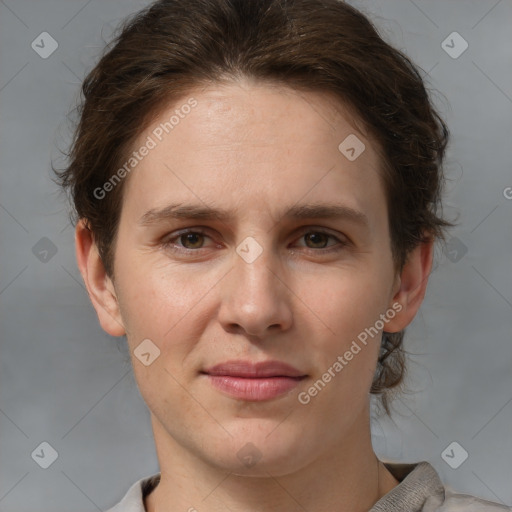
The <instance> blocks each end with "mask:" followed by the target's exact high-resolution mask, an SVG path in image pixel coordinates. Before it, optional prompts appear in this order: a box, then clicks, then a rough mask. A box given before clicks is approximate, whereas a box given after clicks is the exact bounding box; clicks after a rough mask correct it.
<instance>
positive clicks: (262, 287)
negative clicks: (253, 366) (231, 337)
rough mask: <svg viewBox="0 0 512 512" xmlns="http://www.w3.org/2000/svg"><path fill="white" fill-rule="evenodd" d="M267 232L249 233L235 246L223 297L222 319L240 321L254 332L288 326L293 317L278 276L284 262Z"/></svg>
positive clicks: (259, 333) (230, 323) (227, 322)
mask: <svg viewBox="0 0 512 512" xmlns="http://www.w3.org/2000/svg"><path fill="white" fill-rule="evenodd" d="M267 235H268V236H267ZM267 235H259V236H258V235H256V236H258V238H256V236H248V237H246V238H244V239H243V240H242V242H240V243H239V244H238V246H237V247H236V254H234V255H233V270H232V272H230V277H229V279H230V280H231V283H230V284H231V285H230V286H229V294H228V296H224V297H223V304H222V307H221V321H222V323H224V324H225V325H226V326H227V325H234V324H237V325H238V326H240V327H241V328H243V329H244V330H245V331H246V332H247V333H249V334H254V335H261V334H263V333H264V332H265V331H266V330H267V329H268V328H269V327H270V326H275V325H278V326H280V327H281V328H284V327H287V326H288V325H289V323H290V321H291V311H290V307H289V304H288V302H287V294H286V287H285V286H284V284H283V283H282V282H281V281H282V279H279V278H278V277H277V276H276V274H277V275H278V274H279V269H282V266H281V262H280V261H279V260H278V255H277V254H274V253H273V250H272V248H271V236H270V235H269V234H267Z"/></svg>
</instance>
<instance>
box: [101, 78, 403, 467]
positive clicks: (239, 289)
mask: <svg viewBox="0 0 512 512" xmlns="http://www.w3.org/2000/svg"><path fill="white" fill-rule="evenodd" d="M190 98H193V99H194V100H195V102H196V103H194V102H193V101H189V103H188V104H189V105H194V106H193V107H192V108H190V109H188V108H181V110H180V106H182V105H185V104H186V103H187V100H189V99H190ZM176 109H178V110H179V111H180V113H181V115H180V116H179V122H178V123H176V124H175V125H174V127H173V128H172V131H171V130H170V129H169V128H168V132H169V133H166V131H165V130H162V124H161V123H165V122H168V121H169V119H170V118H171V116H172V115H173V114H175V110H176ZM185 112H188V113H186V114H185ZM351 120H352V117H351V116H350V115H349V113H348V112H347V111H346V110H345V109H344V108H343V106H342V105H341V104H340V103H339V102H337V101H336V100H335V99H334V98H332V97H329V96H326V95H323V94H319V93H313V92H308V93H302V92H301V93H299V92H296V91H294V90H292V89H288V88H286V87H275V86H270V85H268V84H257V83H252V82H240V83H236V84H235V83H233V84H230V85H222V86H221V85H217V86H212V87H210V88H206V89H201V90H197V91H195V92H194V93H191V94H190V95H189V96H187V97H186V98H184V99H183V101H182V102H178V103H177V104H176V103H175V104H173V105H172V107H170V108H169V109H168V110H165V111H162V112H161V113H160V115H159V117H158V119H156V120H155V122H154V123H153V124H152V125H151V126H150V127H149V128H148V129H147V130H146V131H145V132H144V133H142V134H141V135H140V137H139V139H138V140H137V142H136V143H135V145H134V150H138V149H139V148H140V147H141V146H143V145H144V144H148V141H149V139H148V137H150V138H151V140H152V141H153V142H154V143H155V144H153V143H151V142H150V143H149V145H150V146H154V147H151V149H150V150H149V151H148V152H147V154H146V156H144V157H143V158H141V161H140V162H139V163H138V164H137V166H136V168H134V170H133V171H131V174H130V175H129V177H128V178H127V181H126V183H125V184H124V185H125V190H124V197H123V207H122V212H121V218H120V225H119V231H118V238H117V242H116V249H115V260H114V283H115V285H112V288H111V291H112V294H113V295H114V296H115V301H116V304H118V306H119V309H115V308H110V309H111V311H110V315H106V314H105V307H103V308H98V306H97V304H95V305H96V306H97V310H98V314H99V315H100V320H101V321H102V325H103V327H104V328H105V329H106V330H109V331H110V332H111V333H112V334H115V335H120V334H123V333H124V332H126V335H127V340H128V344H129V348H130V352H131V355H132V362H133V367H134V374H135V378H136V380H137V383H138V386H139V389H140V392H141V394H142V396H143V398H144V400H145V401H146V403H147V405H148V407H149V409H150V412H151V417H152V422H153V427H154V431H155V438H156V442H157V444H158V443H160V444H161V445H163V444H166V443H167V446H175V447H179V449H180V450H184V452H186V453H189V454H192V455H194V456H196V457H199V458H200V459H201V460H203V461H205V462H207V463H209V464H211V465H213V466H216V467H221V468H224V469H228V470H229V471H232V472H234V473H237V474H245V473H247V472H251V471H252V473H251V474H254V471H255V470H259V471H262V472H265V471H270V472H271V473H272V474H274V475H279V474H286V473H287V472H290V471H292V470H296V469H297V468H300V467H305V466H307V465H308V464H310V463H312V462H313V461H315V460H317V459H319V458H321V457H322V456H325V455H327V454H328V453H330V452H332V450H333V448H335V447H340V446H343V445H344V443H345V445H346V444H347V440H348V439H353V440H356V439H357V436H358V435H359V434H358V432H360V431H361V430H364V429H362V425H365V426H366V422H367V420H368V400H369V390H370V386H371V383H372V379H373V376H374V372H375V368H376V364H377V356H378V352H379V344H380V341H381V333H382V330H387V331H389V332H392V331H394V330H399V329H400V328H402V327H403V325H399V323H400V318H401V316H400V314H399V313H398V311H399V309H400V308H401V306H400V305H399V304H398V303H397V297H398V295H397V294H398V292H399V288H400V278H399V277H397V276H395V274H394V267H393V260H392V256H391V246H390V234H389V228H388V222H387V218H388V217H387V208H386V198H385V193H384V188H383V184H382V180H381V178H380V173H379V165H380V160H379V156H378V153H377V148H376V146H375V143H374V142H373V141H372V140H371V139H369V138H368V137H367V136H365V134H363V133H361V132H359V131H358V130H357V129H356V127H355V124H354V123H353V122H352V121H351ZM174 122H175V120H174ZM159 127H160V129H159ZM349 136H350V137H351V139H348V141H349V142H351V144H349V147H354V148H355V151H351V150H350V149H348V150H347V147H346V145H347V143H346V144H345V146H343V145H342V147H341V150H340V149H339V146H340V144H341V143H342V142H343V141H345V139H347V137H349ZM354 136H356V137H357V138H358V139H359V142H357V139H354ZM354 141H356V143H357V144H360V143H361V142H362V143H363V144H364V150H363V151H362V152H361V153H360V154H359V155H358V153H359V152H360V150H361V149H362V146H357V145H355V142H354ZM357 155H358V156H357ZM347 156H350V157H351V158H348V157H347ZM354 156H356V158H355V159H354ZM209 210H210V212H209V213H208V211H209ZM212 212H219V214H218V215H217V214H213V213H212ZM393 304H395V307H394V308H393ZM397 304H398V306H397ZM107 309H108V308H107ZM390 309H394V310H393V311H392V312H390ZM114 317H115V318H116V319H117V320H116V325H117V327H116V326H114V323H113V321H112V320H111V319H112V318H114ZM386 320H387V321H386ZM402 323H403V319H402ZM119 325H122V331H119ZM384 325H385V327H383V326H384ZM377 331H378V333H377V334H375V333H376V332H377ZM369 332H370V333H371V334H368V333H369ZM362 333H366V340H365V342H363V341H362V340H363V339H365V335H364V334H362ZM144 340H146V341H144ZM147 340H150V341H147ZM141 343H145V344H143V345H141ZM140 352H143V353H145V354H146V355H144V356H142V357H141V358H140V359H139V357H140ZM137 353H138V354H139V355H138V356H137V355H136V354H137ZM148 354H149V355H148ZM350 354H351V355H350ZM156 355H158V356H157V357H155V356H156ZM141 359H142V360H144V361H145V363H148V364H144V363H143V362H141ZM241 361H242V362H244V363H247V364H243V363H240V362H241ZM268 361H274V362H275V361H278V362H281V363H285V364H287V365H290V366H291V367H293V368H294V369H295V371H294V372H292V371H291V370H290V369H289V368H284V367H282V366H278V365H274V366H272V365H270V366H267V367H264V366H256V367H254V366H251V365H255V364H256V363H260V362H268ZM228 362H230V363H233V362H234V363H233V364H228V365H226V366H224V367H221V368H220V369H218V371H214V370H212V368H213V367H214V366H216V365H219V364H222V363H228ZM336 363H337V364H336ZM257 371H263V372H264V371H267V373H259V374H256V373H254V372H257ZM251 372H253V373H251ZM315 383H316V385H315ZM247 455H249V456H252V457H253V459H255V460H256V459H259V458H260V457H261V459H260V462H258V464H257V465H256V466H254V468H252V469H249V467H248V466H250V465H251V464H249V465H247V464H245V463H244V460H245V462H247V460H248V459H244V460H243V458H244V456H247ZM241 461H242V462H241ZM244 464H245V465H244Z"/></svg>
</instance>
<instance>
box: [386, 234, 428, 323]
mask: <svg viewBox="0 0 512 512" xmlns="http://www.w3.org/2000/svg"><path fill="white" fill-rule="evenodd" d="M433 255H434V240H433V239H430V240H429V241H428V242H422V243H420V244H419V245H418V246H416V248H414V249H413V250H412V251H411V252H410V253H409V256H408V258H407V261H406V263H405V265H404V268H403V269H402V272H401V273H400V275H399V276H397V278H396V281H395V285H394V289H393V299H392V301H391V304H390V305H389V306H390V308H392V309H393V310H394V311H397V313H396V315H395V316H394V317H393V318H392V319H390V320H389V321H388V322H387V323H386V327H385V328H384V330H385V331H386V332H399V331H401V330H403V329H405V327H407V326H408V325H409V324H410V323H411V322H412V321H413V319H414V317H415V316H416V313H417V312H418V309H419V308H420V306H421V303H422V302H423V298H424V297H425V292H426V290H427V284H428V278H429V276H430V271H431V269H432V258H433ZM393 305H394V306H393Z"/></svg>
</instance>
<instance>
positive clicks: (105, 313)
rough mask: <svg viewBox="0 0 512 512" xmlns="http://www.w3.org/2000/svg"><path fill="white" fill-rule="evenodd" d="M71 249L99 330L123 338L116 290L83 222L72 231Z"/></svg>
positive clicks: (90, 233) (123, 329) (81, 220)
mask: <svg viewBox="0 0 512 512" xmlns="http://www.w3.org/2000/svg"><path fill="white" fill-rule="evenodd" d="M75 249H76V259H77V263H78V268H79V270H80V273H81V274H82V278H83V280H84V283H85V287H86V288H87V292H88V294H89V298H90V299H91V302H92V305H93V306H94V309H95V310H96V313H97V315H98V320H99V322H100V325H101V327H102V328H103V330H104V331H105V332H107V333H108V334H110V335H111V336H123V335H124V334H126V331H125V328H124V325H123V321H122V318H121V313H120V310H119V303H118V300H117V295H116V291H115V289H114V285H113V283H112V280H111V279H110V277H109V276H108V275H107V273H106V271H105V267H104V266H103V262H102V260H101V258H100V255H99V252H98V248H97V246H96V243H95V241H94V236H93V234H92V231H91V230H90V229H89V228H88V227H87V225H86V223H85V221H84V219H80V221H79V222H78V224H77V226H76V229H75Z"/></svg>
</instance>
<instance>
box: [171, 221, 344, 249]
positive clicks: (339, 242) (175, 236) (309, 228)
mask: <svg viewBox="0 0 512 512" xmlns="http://www.w3.org/2000/svg"><path fill="white" fill-rule="evenodd" d="M209 231H210V230H209V228H206V227H202V226H194V227H188V228H183V229H180V230H179V231H176V232H174V233H172V236H170V237H169V236H165V237H164V238H163V239H162V242H161V244H162V247H163V248H169V249H172V250H173V251H175V252H182V253H188V254H192V253H198V252H199V251H200V250H201V249H206V248H207V247H199V248H198V249H188V248H186V247H180V246H178V247H176V246H175V245H174V244H175V241H176V240H179V238H180V237H181V236H183V235H186V234H189V233H193V234H200V235H203V236H205V237H207V238H210V239H212V237H211V236H209V235H208V232H209ZM308 233H320V234H324V235H326V236H327V237H330V238H331V239H333V240H335V241H336V243H335V244H333V245H328V246H327V247H320V248H317V249H315V248H312V247H307V246H301V247H302V248H304V249H306V250H307V251H311V252H315V253H319V254H320V253H324V254H326V253H329V252H334V251H337V250H342V249H344V248H346V247H347V246H349V245H350V244H351V243H352V242H351V240H350V239H348V237H347V236H346V235H343V237H342V238H340V237H339V236H338V235H337V234H336V235H335V234H333V233H332V232H331V231H330V230H329V229H328V228H324V227H317V226H314V225H305V226H302V227H301V228H299V229H298V230H297V231H296V232H295V235H294V237H297V236H298V238H299V239H300V238H302V237H303V236H304V235H306V234H308ZM294 240H296V238H294Z"/></svg>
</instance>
